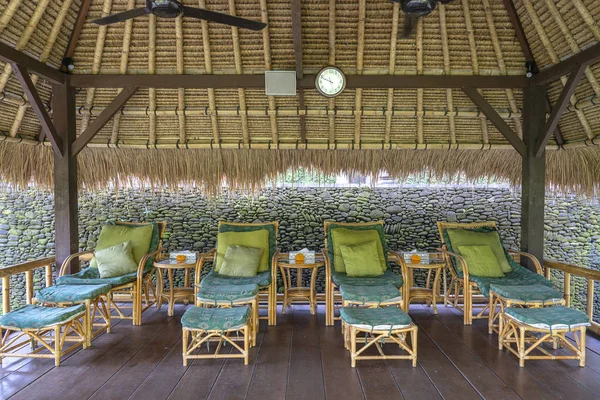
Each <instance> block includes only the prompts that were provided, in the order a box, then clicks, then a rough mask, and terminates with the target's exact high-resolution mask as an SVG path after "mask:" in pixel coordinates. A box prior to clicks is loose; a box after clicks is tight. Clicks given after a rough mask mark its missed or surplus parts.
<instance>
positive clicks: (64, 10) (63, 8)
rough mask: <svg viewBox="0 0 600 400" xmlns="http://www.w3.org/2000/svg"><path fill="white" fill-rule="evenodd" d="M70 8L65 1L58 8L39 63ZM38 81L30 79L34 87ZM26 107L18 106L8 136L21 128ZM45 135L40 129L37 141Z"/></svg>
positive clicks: (68, 0)
mask: <svg viewBox="0 0 600 400" xmlns="http://www.w3.org/2000/svg"><path fill="white" fill-rule="evenodd" d="M70 8H71V0H66V1H64V2H63V4H62V5H61V7H60V11H59V12H58V15H57V16H56V17H55V18H54V23H53V24H52V29H51V30H50V34H49V35H48V38H47V39H46V44H45V45H44V49H43V50H42V54H41V55H40V62H42V63H45V62H46V60H48V57H50V53H51V52H52V48H53V47H54V43H55V42H56V39H57V37H58V34H59V33H60V29H61V28H62V25H63V22H64V20H65V17H66V16H67V14H68V12H69V9H70ZM38 79H39V76H38V75H34V76H32V77H31V81H32V82H33V84H34V85H36V84H37V82H38ZM27 108H28V105H27V104H23V105H21V106H19V109H18V110H17V114H16V115H15V119H14V121H13V123H12V125H11V127H10V135H11V136H16V135H17V133H18V132H19V129H20V128H21V123H22V122H23V118H24V117H25V112H26V111H27ZM45 135H46V133H45V132H44V130H43V129H42V130H41V132H40V135H39V140H40V141H43V140H44V136H45Z"/></svg>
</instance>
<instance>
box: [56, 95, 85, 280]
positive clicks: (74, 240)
mask: <svg viewBox="0 0 600 400" xmlns="http://www.w3.org/2000/svg"><path fill="white" fill-rule="evenodd" d="M52 110H53V117H54V126H55V127H56V131H57V133H58V135H59V137H60V138H61V139H62V146H63V154H64V156H61V155H59V154H56V153H55V154H54V215H55V223H54V226H55V241H54V243H55V254H56V265H57V266H58V267H59V268H60V265H62V263H63V261H64V260H65V259H66V258H67V257H68V256H69V255H71V254H73V253H76V252H77V251H78V247H79V233H78V227H77V222H78V216H77V215H78V213H77V159H76V157H73V156H72V155H71V152H72V150H71V148H72V145H73V142H74V141H75V137H76V119H75V111H76V106H75V88H74V87H72V86H69V85H68V84H66V85H54V86H53V87H52ZM78 270H79V264H78V263H77V264H76V263H72V264H71V266H70V268H69V269H68V270H67V273H73V272H77V271H78Z"/></svg>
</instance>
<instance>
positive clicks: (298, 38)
mask: <svg viewBox="0 0 600 400" xmlns="http://www.w3.org/2000/svg"><path fill="white" fill-rule="evenodd" d="M301 19H302V7H301V4H300V0H292V36H293V38H294V58H295V60H296V78H298V79H302V77H303V76H304V73H303V72H302V68H303V67H302V21H301Z"/></svg>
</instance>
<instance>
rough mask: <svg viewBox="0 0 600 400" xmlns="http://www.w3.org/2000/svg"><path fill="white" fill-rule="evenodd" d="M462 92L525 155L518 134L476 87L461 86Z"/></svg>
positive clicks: (523, 146)
mask: <svg viewBox="0 0 600 400" xmlns="http://www.w3.org/2000/svg"><path fill="white" fill-rule="evenodd" d="M462 90H463V92H464V93H465V94H466V95H467V96H468V97H469V98H470V99H471V101H473V103H474V104H475V105H476V106H477V108H479V109H480V110H481V111H482V112H483V113H484V114H485V116H486V117H487V118H488V119H489V120H490V122H491V123H492V124H493V125H494V126H495V127H496V129H498V130H499V131H500V133H501V134H502V135H503V136H504V137H505V138H506V140H508V142H509V143H510V144H511V145H512V146H513V147H514V148H515V150H517V151H518V152H519V154H521V155H522V156H523V157H525V154H526V152H527V148H526V147H525V143H523V141H522V140H521V138H519V136H518V135H517V134H516V133H515V132H514V131H513V130H512V129H511V128H510V126H508V124H507V123H506V122H504V120H503V119H502V117H501V116H500V115H498V113H497V112H496V110H494V108H493V107H492V106H491V105H490V103H488V102H487V101H486V100H485V99H484V98H483V96H482V95H481V94H479V92H478V91H477V89H475V88H472V87H463V88H462Z"/></svg>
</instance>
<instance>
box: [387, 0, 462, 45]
mask: <svg viewBox="0 0 600 400" xmlns="http://www.w3.org/2000/svg"><path fill="white" fill-rule="evenodd" d="M392 1H393V2H395V3H400V6H401V7H402V11H403V12H404V15H405V16H404V33H403V36H404V37H405V38H407V37H409V36H410V35H411V34H412V33H413V31H414V29H415V27H416V26H417V21H418V19H419V18H420V17H424V16H426V15H429V14H431V12H432V11H433V10H435V6H436V5H437V3H442V4H448V3H450V2H451V1H452V0H392Z"/></svg>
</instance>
